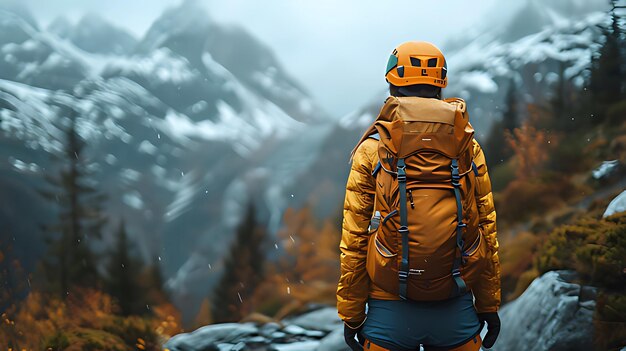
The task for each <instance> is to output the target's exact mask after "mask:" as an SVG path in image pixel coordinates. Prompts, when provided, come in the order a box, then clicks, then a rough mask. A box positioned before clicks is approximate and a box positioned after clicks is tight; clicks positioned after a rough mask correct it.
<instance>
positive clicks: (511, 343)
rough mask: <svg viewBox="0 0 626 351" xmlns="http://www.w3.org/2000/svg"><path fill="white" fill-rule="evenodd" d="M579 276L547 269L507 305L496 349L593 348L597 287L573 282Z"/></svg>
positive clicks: (555, 350)
mask: <svg viewBox="0 0 626 351" xmlns="http://www.w3.org/2000/svg"><path fill="white" fill-rule="evenodd" d="M575 277H576V275H575V273H574V272H571V271H552V272H547V273H545V274H544V275H542V276H541V277H539V278H537V279H535V280H534V281H533V282H532V284H531V285H530V286H529V287H528V289H526V291H525V292H524V293H523V294H522V295H521V296H520V297H519V298H517V299H516V300H514V301H512V302H510V303H508V304H506V305H505V306H503V307H502V309H501V311H500V318H501V320H502V329H501V332H500V336H499V338H498V341H497V342H496V344H495V345H494V347H493V348H492V350H498V351H500V350H536V351H543V350H550V351H577V350H581V351H582V350H593V313H594V310H595V296H596V289H595V288H593V287H588V286H581V285H578V284H575V283H572V282H571V281H572V280H573V279H575ZM483 333H484V331H483ZM483 335H484V334H483Z"/></svg>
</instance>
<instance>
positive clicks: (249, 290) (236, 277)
mask: <svg viewBox="0 0 626 351" xmlns="http://www.w3.org/2000/svg"><path fill="white" fill-rule="evenodd" d="M265 236H266V232H265V229H264V228H262V227H261V225H259V223H257V220H256V211H255V208H254V205H253V204H249V205H248V208H247V210H246V213H245V215H244V217H243V220H242V221H241V223H240V224H239V226H238V227H237V229H236V234H235V238H234V241H233V243H232V246H231V248H230V252H229V255H228V256H227V257H226V258H225V260H224V271H223V274H222V277H221V279H220V281H219V283H218V285H217V286H216V288H215V290H214V292H213V297H212V305H213V306H212V308H211V310H212V312H213V321H214V322H215V323H223V322H235V321H238V320H241V318H243V317H245V316H246V315H247V314H249V313H251V312H253V311H254V308H255V306H253V305H252V296H253V294H254V291H255V290H256V288H257V286H258V285H259V283H260V282H261V281H262V280H263V274H264V268H265V258H266V257H265V245H264V244H265Z"/></svg>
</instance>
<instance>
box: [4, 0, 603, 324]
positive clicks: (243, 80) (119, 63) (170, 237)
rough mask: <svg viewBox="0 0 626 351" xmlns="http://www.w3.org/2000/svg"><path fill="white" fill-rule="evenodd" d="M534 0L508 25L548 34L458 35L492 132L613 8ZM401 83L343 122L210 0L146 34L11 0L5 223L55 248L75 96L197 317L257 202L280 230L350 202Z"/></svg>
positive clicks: (583, 46) (455, 81) (570, 71)
mask: <svg viewBox="0 0 626 351" xmlns="http://www.w3.org/2000/svg"><path fill="white" fill-rule="evenodd" d="M577 3H578V2H577ZM580 3H581V4H582V5H580V6H583V5H584V4H585V3H586V2H580ZM527 4H529V5H528V6H530V8H531V9H532V11H527V10H523V9H524V7H521V9H522V10H515V11H513V12H512V16H511V17H510V18H509V19H507V20H506V21H504V20H503V21H504V22H505V23H514V21H518V22H519V21H522V22H520V23H523V20H524V18H526V19H528V18H527V17H528V16H531V15H532V16H535V17H536V15H537V11H540V12H541V11H544V12H541V13H544V15H541V18H542V21H540V22H537V24H536V27H533V28H534V29H533V30H532V31H530V32H529V31H528V28H526V27H524V28H525V31H523V32H515V33H512V32H511V31H510V30H503V31H500V32H496V34H497V33H499V34H497V35H494V34H492V33H491V32H487V31H486V30H484V31H483V30H477V31H476V32H474V33H472V34H471V35H468V37H467V38H466V39H467V40H466V41H465V42H464V43H463V44H459V43H456V44H455V43H451V44H450V49H449V50H445V47H444V51H446V53H447V57H448V60H449V69H450V82H449V88H448V89H447V91H446V92H445V95H447V96H451V95H460V96H461V97H464V98H466V99H467V100H468V104H469V106H470V116H471V117H470V118H472V122H473V124H474V126H475V127H476V128H477V130H478V131H479V133H478V137H479V138H480V137H481V134H484V133H486V130H487V127H488V126H489V124H490V122H491V121H493V119H495V118H499V117H500V112H499V110H498V108H497V106H498V104H500V102H501V101H502V100H503V95H504V91H505V90H506V89H503V87H504V88H505V87H506V86H507V84H509V82H510V81H511V79H515V80H519V81H520V83H521V82H523V83H524V84H523V86H525V87H529V88H528V89H529V91H523V92H522V93H523V94H524V96H527V97H528V99H531V98H532V96H536V94H537V91H539V92H545V91H547V90H541V89H548V85H549V84H550V82H552V81H553V80H554V76H555V75H556V74H557V72H558V69H559V67H560V62H564V63H565V64H566V65H567V68H566V69H565V74H566V75H567V77H568V78H571V79H573V80H574V82H576V81H577V80H579V77H582V76H583V75H584V69H585V67H586V66H587V65H588V62H589V58H590V56H591V50H593V48H594V45H595V43H596V42H597V41H598V38H599V31H598V29H597V28H596V27H595V25H596V24H598V23H602V22H603V21H605V20H606V18H607V17H606V15H599V14H588V15H582V13H583V12H580V13H579V12H575V15H571V16H570V15H567V16H569V17H571V18H566V16H565V15H564V14H568V13H569V12H563V11H565V10H562V9H561V10H559V8H558V7H555V6H552V7H549V8H546V9H542V8H541V7H540V6H538V5H537V3H535V2H532V1H529V2H527ZM570 10H571V9H568V11H570ZM572 11H573V10H572ZM572 13H574V12H572ZM516 16H517V17H516ZM507 21H508V22H507ZM503 28H513V27H507V26H503ZM503 33H504V34H503ZM103 38H107V40H104V39H103ZM110 38H114V39H110ZM103 40H104V41H105V42H106V44H107V45H104V44H103V43H101V44H102V45H95V46H92V44H93V43H98V42H102V41H103ZM531 90H532V91H531ZM385 95H386V94H381V95H380V97H376V98H374V99H373V101H372V104H371V105H368V106H365V107H364V108H362V109H360V110H358V111H356V112H354V113H351V114H349V115H347V116H345V117H344V118H342V119H341V120H339V121H331V120H330V119H329V118H328V117H327V115H326V114H325V113H324V111H323V110H322V109H321V108H320V107H319V106H318V105H317V104H316V103H315V102H314V101H313V99H311V97H310V96H309V95H308V94H307V92H306V91H305V90H304V89H303V88H302V87H301V86H300V85H299V84H298V82H297V81H296V80H295V79H294V78H292V77H290V76H289V75H288V74H287V73H286V72H285V71H284V70H283V68H282V67H281V63H280V60H279V59H278V58H277V56H275V54H274V53H272V51H271V50H269V49H268V48H267V47H266V46H265V45H264V44H263V43H261V42H259V41H258V40H257V39H255V38H254V36H252V35H251V34H250V33H247V32H246V31H244V30H243V29H241V28H237V27H229V26H224V25H222V24H219V23H217V22H215V21H213V20H212V19H211V17H210V14H207V13H206V11H205V10H204V9H203V8H202V6H200V5H198V4H197V3H195V2H194V1H185V2H183V4H182V5H180V6H179V7H175V8H171V9H169V10H167V11H165V12H164V13H163V15H162V16H161V17H160V18H158V19H157V20H156V21H155V22H154V24H153V25H152V27H151V28H150V29H149V31H148V32H147V34H146V35H145V36H144V37H143V38H140V39H138V40H135V39H134V38H133V37H132V36H130V35H129V34H127V33H125V32H124V31H123V30H121V29H119V28H115V27H113V26H111V25H109V24H107V23H106V22H105V21H103V20H102V19H99V18H97V16H95V15H89V16H86V17H85V18H83V19H82V20H80V21H79V22H78V23H77V24H72V23H70V22H67V21H65V20H58V21H55V22H53V24H52V25H50V26H49V27H48V28H47V29H41V28H40V27H39V26H38V25H37V23H36V22H35V20H34V19H33V18H32V16H31V15H30V14H28V11H26V10H25V9H23V8H21V7H19V6H18V7H15V6H14V7H10V8H9V7H4V5H2V6H0V128H1V129H2V131H3V134H0V194H1V195H2V196H3V198H6V199H14V200H13V201H11V202H10V203H8V202H4V203H3V204H2V207H0V223H2V224H3V228H6V229H5V231H4V232H3V235H5V234H4V233H6V235H7V237H9V238H14V241H15V245H14V248H15V251H16V254H18V255H20V256H21V257H27V258H31V263H32V259H33V258H35V257H39V256H41V253H42V250H43V238H42V235H41V233H40V231H39V228H38V224H40V223H45V222H47V221H49V220H50V219H51V217H52V216H53V214H54V213H53V212H52V211H51V206H49V204H46V203H45V202H43V201H42V200H41V198H40V196H39V195H38V193H37V190H39V189H41V188H42V187H43V186H44V184H45V182H44V178H43V175H44V174H46V173H50V172H54V170H55V169H56V163H55V161H54V160H53V159H52V158H51V155H52V154H54V153H56V152H58V151H59V150H60V148H61V146H62V143H61V142H62V139H63V136H62V131H61V130H60V126H61V123H60V122H59V119H60V117H63V115H62V114H63V112H62V111H67V110H68V108H69V107H71V108H72V109H74V110H75V111H76V112H77V115H78V127H79V133H80V135H81V136H82V137H83V138H84V139H85V140H87V141H88V146H87V153H88V155H89V157H90V159H91V161H92V162H93V168H94V170H96V171H97V172H96V175H97V176H96V177H97V179H95V180H96V181H97V183H98V187H99V188H100V189H101V190H102V191H103V192H104V193H106V194H107V195H108V202H107V213H108V214H109V215H110V219H111V224H112V225H115V224H117V221H118V220H120V219H122V218H124V220H125V221H126V224H127V226H128V230H129V233H130V235H131V236H133V239H134V241H135V242H136V243H137V246H138V248H139V249H140V250H139V251H140V252H141V253H142V254H143V255H144V257H145V258H146V259H148V258H150V257H152V256H158V258H159V260H160V262H161V264H162V265H163V268H164V272H165V274H166V278H168V279H169V281H168V286H169V288H170V289H171V290H172V292H173V295H174V298H175V301H176V302H177V303H178V305H179V307H181V308H183V312H184V313H185V312H187V314H188V315H187V317H192V316H193V314H195V312H192V311H194V310H195V309H196V308H197V306H198V305H199V302H200V300H201V299H202V298H203V297H205V296H206V294H207V292H208V291H209V287H210V286H211V285H212V283H213V281H214V280H215V279H216V274H214V272H218V271H219V267H220V261H221V258H222V257H223V256H224V252H225V250H226V249H227V247H228V245H229V242H230V241H229V240H230V238H231V236H232V235H231V234H232V229H233V227H234V226H235V225H236V223H237V222H238V219H239V216H240V214H241V212H242V208H244V206H245V204H246V202H247V201H253V202H254V203H255V204H256V205H257V207H258V215H259V218H263V219H264V220H265V221H266V222H267V225H268V227H269V228H270V232H274V231H275V230H276V229H277V228H278V227H279V226H280V224H281V218H282V215H283V211H284V210H285V209H286V208H287V207H288V206H296V207H297V206H301V205H303V204H309V205H311V206H312V207H313V208H314V210H315V213H316V214H318V215H319V216H320V217H327V216H331V215H333V216H334V215H336V214H337V213H339V211H340V209H341V206H342V200H343V196H344V187H345V181H346V177H347V172H348V164H347V162H348V158H349V151H350V150H351V149H352V147H353V146H354V143H355V142H356V140H357V139H358V138H359V137H360V134H361V133H362V132H363V130H364V129H365V127H366V126H367V125H368V124H370V123H371V121H372V120H373V119H374V117H375V115H376V113H377V112H378V109H379V108H380V106H382V103H383V101H384V98H385ZM24 261H25V262H27V261H28V260H27V259H25V260H24Z"/></svg>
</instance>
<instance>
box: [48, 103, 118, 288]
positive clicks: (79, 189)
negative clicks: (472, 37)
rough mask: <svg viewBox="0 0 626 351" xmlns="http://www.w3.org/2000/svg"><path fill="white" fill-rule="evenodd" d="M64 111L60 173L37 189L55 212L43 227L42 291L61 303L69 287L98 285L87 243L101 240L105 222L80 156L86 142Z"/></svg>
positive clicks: (69, 113) (73, 114) (73, 118)
mask: <svg viewBox="0 0 626 351" xmlns="http://www.w3.org/2000/svg"><path fill="white" fill-rule="evenodd" d="M65 112H67V116H68V118H67V121H68V122H69V125H68V126H66V127H62V129H64V133H65V144H64V146H63V150H62V153H61V154H60V155H59V156H58V157H55V159H56V160H57V161H58V164H59V172H58V173H57V174H56V175H49V174H46V175H45V180H46V182H47V183H48V187H47V189H44V190H41V191H40V194H41V195H42V196H43V197H44V199H46V200H47V201H50V202H51V203H52V204H53V205H54V206H55V207H56V208H57V209H58V211H57V213H58V217H57V221H56V223H54V224H48V225H44V226H43V229H44V233H45V234H46V241H47V243H48V245H49V252H48V254H47V255H46V258H45V259H44V261H43V270H44V273H45V274H46V276H47V278H48V282H47V285H46V286H44V287H43V288H44V290H48V291H53V292H56V293H58V294H59V295H60V296H61V298H62V299H65V297H66V296H67V295H68V294H69V293H70V290H71V288H72V287H73V286H92V287H93V286H94V285H97V284H99V283H100V277H99V275H98V271H97V268H96V257H95V254H94V252H93V251H92V248H91V246H90V245H91V241H92V240H93V239H100V238H101V230H102V227H103V226H104V224H105V222H106V219H105V217H104V214H103V211H102V203H103V202H104V200H105V197H104V196H103V195H102V194H100V193H99V192H98V191H97V189H96V188H95V187H94V186H93V185H91V184H90V180H91V178H90V176H91V175H92V174H91V171H90V170H89V168H88V167H87V166H88V164H87V160H86V158H85V147H86V142H85V141H84V140H83V139H82V138H81V137H80V136H79V135H78V133H77V120H76V119H77V118H76V117H77V116H76V112H75V111H74V110H72V109H69V111H65ZM57 283H58V284H57Z"/></svg>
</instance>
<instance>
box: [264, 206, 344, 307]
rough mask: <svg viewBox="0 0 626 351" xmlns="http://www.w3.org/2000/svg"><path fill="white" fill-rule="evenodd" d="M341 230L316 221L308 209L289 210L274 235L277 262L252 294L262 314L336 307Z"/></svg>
mask: <svg viewBox="0 0 626 351" xmlns="http://www.w3.org/2000/svg"><path fill="white" fill-rule="evenodd" d="M339 228H340V226H339V225H338V224H337V223H335V221H333V220H331V219H326V220H319V219H317V218H315V216H314V214H313V212H312V210H311V209H310V208H309V207H304V208H301V209H293V208H289V209H287V210H286V211H285V214H284V217H283V226H282V228H281V229H280V230H279V231H278V233H277V238H278V241H277V242H276V245H275V250H276V251H278V252H279V258H278V259H277V260H275V261H274V262H273V264H272V265H270V267H268V268H269V269H268V274H267V278H266V279H265V280H264V281H263V283H262V284H261V286H260V287H259V289H258V290H257V292H256V294H255V298H256V299H257V300H259V301H264V303H263V304H260V307H261V309H260V310H261V312H264V313H267V314H270V315H274V316H275V317H277V318H281V317H284V316H285V315H287V314H289V313H290V312H293V311H295V310H298V309H300V308H302V307H305V306H306V304H307V303H310V302H316V303H328V304H334V303H335V290H336V288H337V281H338V279H339V239H340V237H341V233H340V229H339Z"/></svg>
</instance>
